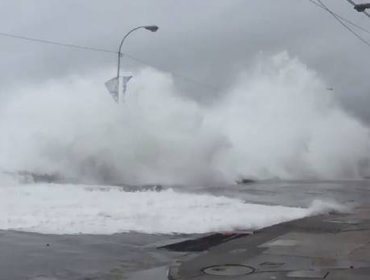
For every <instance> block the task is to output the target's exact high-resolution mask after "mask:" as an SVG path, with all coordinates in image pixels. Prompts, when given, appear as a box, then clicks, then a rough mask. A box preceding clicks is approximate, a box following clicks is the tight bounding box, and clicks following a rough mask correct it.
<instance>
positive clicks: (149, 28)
mask: <svg viewBox="0 0 370 280" xmlns="http://www.w3.org/2000/svg"><path fill="white" fill-rule="evenodd" d="M144 28H145V29H146V30H149V31H152V32H156V31H157V30H158V28H159V27H158V26H157V25H147V26H144Z"/></svg>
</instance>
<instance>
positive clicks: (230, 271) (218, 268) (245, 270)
mask: <svg viewBox="0 0 370 280" xmlns="http://www.w3.org/2000/svg"><path fill="white" fill-rule="evenodd" d="M203 272H204V273H205V274H209V275H219V276H238V275H245V274H251V273H253V272H254V268H252V267H249V266H245V265H240V264H222V265H214V266H209V267H206V268H203Z"/></svg>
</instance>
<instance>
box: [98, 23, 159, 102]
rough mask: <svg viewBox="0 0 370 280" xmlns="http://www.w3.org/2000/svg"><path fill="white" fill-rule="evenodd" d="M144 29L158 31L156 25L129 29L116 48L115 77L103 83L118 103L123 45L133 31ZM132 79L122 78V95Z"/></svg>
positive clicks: (128, 77)
mask: <svg viewBox="0 0 370 280" xmlns="http://www.w3.org/2000/svg"><path fill="white" fill-rule="evenodd" d="M142 28H144V29H146V30H149V31H151V32H156V31H157V30H158V26H156V25H143V26H138V27H135V28H133V29H131V30H130V31H129V32H127V33H126V35H125V36H123V38H122V40H121V43H120V45H119V48H118V52H117V54H118V62H117V76H116V77H115V78H113V79H110V80H109V81H107V82H106V83H105V86H106V87H107V89H108V91H109V93H110V94H111V95H112V97H113V99H114V101H116V102H117V103H118V101H119V88H120V87H119V84H120V71H121V57H122V55H123V53H122V51H121V50H122V46H123V43H124V42H125V40H126V38H127V37H128V36H129V35H130V34H131V33H133V32H134V31H136V30H138V29H142ZM131 78H132V76H126V77H123V93H125V91H126V84H127V82H128V81H129V80H130V79H131Z"/></svg>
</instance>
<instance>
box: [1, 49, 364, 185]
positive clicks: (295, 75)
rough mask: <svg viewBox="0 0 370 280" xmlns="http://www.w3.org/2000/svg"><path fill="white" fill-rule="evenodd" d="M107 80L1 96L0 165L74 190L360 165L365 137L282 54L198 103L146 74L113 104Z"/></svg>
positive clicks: (164, 77)
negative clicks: (58, 179) (63, 180)
mask: <svg viewBox="0 0 370 280" xmlns="http://www.w3.org/2000/svg"><path fill="white" fill-rule="evenodd" d="M107 77H109V75H106V74H102V73H99V74H95V75H94V76H90V77H84V78H83V77H70V78H68V79H65V80H62V81H49V82H47V83H46V84H43V85H41V86H39V87H28V88H24V87H23V88H21V89H19V90H17V91H16V92H12V96H13V97H12V98H11V99H10V100H9V101H8V102H7V103H6V104H3V105H2V108H1V113H0V131H1V135H0V154H1V155H2V156H1V159H0V166H1V167H2V168H3V169H4V170H10V171H13V170H28V171H34V172H40V173H57V174H62V175H63V176H66V177H71V178H78V179H79V180H80V181H85V182H86V181H88V182H98V183H99V182H125V183H135V184H137V183H166V184H178V183H179V184H214V183H225V182H233V181H234V180H235V179H237V178H238V177H240V176H252V177H255V178H271V177H280V178H308V177H309V178H326V179H329V178H355V177H358V176H360V175H361V172H362V169H361V168H362V166H361V164H363V163H366V162H367V161H368V156H367V154H369V153H368V152H369V134H368V129H367V128H366V127H365V126H364V125H362V124H361V123H360V122H359V121H357V120H356V119H354V118H353V117H351V116H350V115H349V114H347V113H346V112H344V111H343V110H342V109H341V108H340V107H339V106H338V105H337V104H336V102H335V99H334V96H333V95H332V93H330V92H328V91H326V85H325V84H324V83H323V82H322V81H321V80H320V79H319V78H318V77H317V75H316V74H315V73H314V72H313V71H311V70H309V69H307V67H306V66H305V65H304V64H302V63H301V62H300V61H299V60H297V59H292V58H290V57H289V56H288V55H287V54H286V53H282V54H279V55H276V56H273V57H269V58H261V59H260V61H259V62H258V63H257V64H256V65H254V66H253V67H252V68H251V69H250V70H249V71H246V72H244V73H242V74H241V75H240V76H239V77H238V79H237V80H236V82H235V84H234V86H233V87H232V88H231V89H230V90H229V91H228V92H225V93H224V95H223V97H222V98H220V99H219V100H217V101H216V102H214V103H213V105H209V106H203V105H200V104H198V103H196V102H195V101H193V100H189V99H186V98H185V97H183V96H180V95H179V94H177V93H176V89H175V87H174V85H173V81H172V78H171V76H170V75H168V74H164V73H160V72H158V71H156V70H153V69H143V70H142V71H140V72H139V73H137V74H136V75H135V77H134V79H133V80H132V82H130V86H129V89H128V96H127V98H126V100H125V103H123V104H120V105H118V106H117V104H115V103H114V102H113V101H112V100H111V99H110V96H109V95H108V93H106V92H105V89H104V85H103V82H102V81H105V80H106V79H107Z"/></svg>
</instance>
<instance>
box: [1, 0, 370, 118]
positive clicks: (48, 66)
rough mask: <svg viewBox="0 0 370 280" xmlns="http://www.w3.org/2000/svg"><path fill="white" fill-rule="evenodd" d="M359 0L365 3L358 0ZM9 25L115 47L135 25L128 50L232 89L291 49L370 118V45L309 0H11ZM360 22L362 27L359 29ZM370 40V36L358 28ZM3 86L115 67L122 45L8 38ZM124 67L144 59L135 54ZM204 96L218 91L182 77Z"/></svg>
mask: <svg viewBox="0 0 370 280" xmlns="http://www.w3.org/2000/svg"><path fill="white" fill-rule="evenodd" d="M323 2H324V3H325V4H327V5H328V7H330V8H331V9H332V10H333V11H335V12H336V13H338V14H340V15H341V16H343V17H346V18H347V19H349V20H351V21H353V22H356V23H357V24H359V25H361V26H363V27H364V28H366V29H368V30H370V18H368V17H366V16H365V15H363V14H360V13H358V12H356V11H355V10H354V9H353V7H352V6H351V5H350V4H348V2H347V1H345V0H323ZM357 2H358V3H362V2H366V1H360V0H357ZM0 13H1V16H0V26H1V27H0V32H6V33H12V34H16V35H24V36H30V37H36V38H42V39H48V40H55V41H61V42H67V43H74V44H79V45H84V46H90V47H96V48H104V49H111V50H116V49H117V47H118V45H119V42H120V40H121V38H122V35H123V34H125V32H127V31H128V30H130V29H131V28H132V27H135V26H137V25H145V24H157V25H158V26H159V27H160V30H159V31H158V32H157V33H155V34H153V33H149V32H145V31H144V30H142V31H139V32H137V33H135V34H133V35H132V37H130V39H129V40H128V41H127V42H126V43H125V46H124V48H125V52H127V53H128V54H130V55H132V56H134V57H137V58H138V59H141V60H143V61H146V62H147V63H148V64H151V65H154V66H157V67H158V68H159V69H161V70H164V71H168V72H174V73H177V74H179V75H180V76H184V77H188V78H191V79H194V80H197V81H199V82H201V83H204V84H207V85H211V86H214V87H216V88H220V89H222V88H225V87H227V86H228V85H229V83H230V82H231V81H232V80H233V77H234V76H235V75H236V74H237V73H238V72H240V71H241V70H242V69H245V68H247V67H248V65H250V63H251V61H252V60H253V58H254V57H255V56H256V55H258V54H259V53H261V52H263V53H266V54H273V53H277V52H281V51H284V50H286V51H288V52H289V53H290V54H291V55H292V56H297V57H298V58H299V59H300V60H301V61H303V62H304V63H305V64H307V65H308V66H309V67H310V68H311V69H313V70H315V71H317V72H318V73H319V74H320V75H321V76H322V77H323V78H324V79H325V80H326V81H327V82H328V84H330V85H331V87H333V88H334V93H333V94H336V95H338V98H339V99H340V101H341V102H342V103H343V105H344V106H345V107H346V108H347V109H348V110H350V111H351V112H353V113H354V114H356V115H357V116H359V117H360V118H362V119H363V120H367V121H369V122H370V110H369V104H370V91H369V89H370V79H369V72H368V68H369V66H370V47H369V46H367V45H366V44H364V43H363V42H361V41H360V40H358V39H357V38H356V37H355V36H353V35H352V34H351V33H350V32H348V31H347V30H346V29H345V28H344V27H343V26H341V25H340V24H339V23H338V22H336V21H335V19H333V18H332V17H331V16H330V15H329V14H328V13H327V12H325V11H324V10H322V9H320V8H318V7H316V6H315V5H313V4H312V3H310V2H309V1H308V0H201V1H200V0H182V1H175V0H134V1H128V0H106V1H102V0H63V1H60V0H2V1H0ZM355 30H356V29H355ZM356 31H358V32H359V34H361V36H363V37H364V38H365V39H367V40H369V42H370V35H369V34H366V33H365V32H362V31H359V30H356ZM0 42H1V44H0V46H1V47H0V57H1V61H2V63H1V66H0V83H1V86H0V90H1V95H2V96H4V95H6V94H8V92H9V89H10V88H11V87H13V86H15V85H17V86H28V85H30V84H32V83H43V82H45V81H47V80H48V79H54V78H56V79H57V78H60V77H63V76H66V75H71V74H88V73H89V72H91V71H95V70H98V69H100V68H108V67H112V76H113V75H114V73H115V67H116V56H115V55H114V54H106V53H97V52H89V51H81V50H76V49H68V48H61V47H55V46H50V45H44V44H39V43H34V42H26V41H21V40H14V39H10V38H6V37H0ZM124 66H128V67H139V66H142V65H141V64H137V63H135V62H133V61H129V60H127V59H125V60H124ZM176 82H177V84H178V85H179V87H180V88H186V87H188V89H189V91H188V92H189V94H191V95H192V96H193V97H195V98H197V99H199V100H202V101H204V100H207V99H209V98H210V96H212V95H213V94H217V92H214V91H213V90H210V89H208V88H206V87H201V86H199V85H196V84H193V83H191V82H189V81H185V80H182V79H177V80H176Z"/></svg>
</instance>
